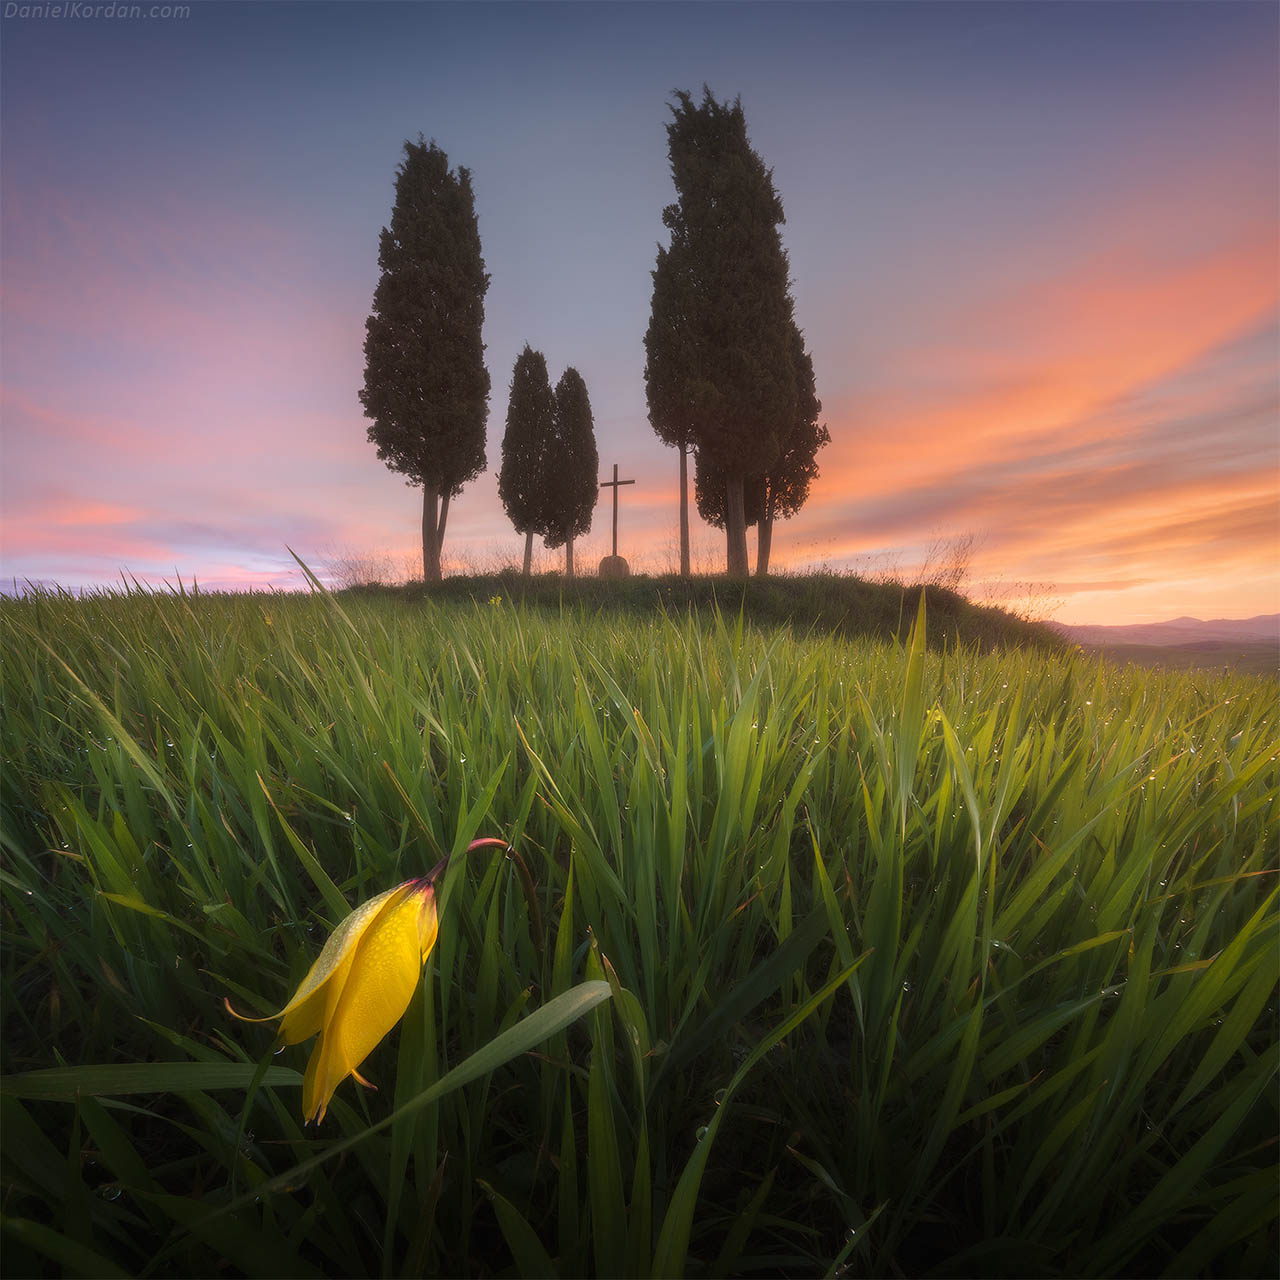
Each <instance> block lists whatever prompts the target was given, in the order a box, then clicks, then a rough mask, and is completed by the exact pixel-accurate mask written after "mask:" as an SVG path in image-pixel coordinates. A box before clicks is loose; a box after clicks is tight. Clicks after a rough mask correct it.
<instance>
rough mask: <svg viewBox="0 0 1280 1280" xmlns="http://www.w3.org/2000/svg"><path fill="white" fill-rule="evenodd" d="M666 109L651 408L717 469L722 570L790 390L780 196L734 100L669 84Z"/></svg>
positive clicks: (776, 444)
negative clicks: (667, 239) (667, 198)
mask: <svg viewBox="0 0 1280 1280" xmlns="http://www.w3.org/2000/svg"><path fill="white" fill-rule="evenodd" d="M672 116H673V118H672V120H671V122H670V123H669V124H668V126H667V139H668V145H669V153H670V159H671V176H672V179H673V181H674V183H675V187H676V193H677V197H678V199H677V201H676V203H675V204H672V205H669V206H668V207H667V208H666V209H665V210H664V211H663V222H664V223H665V224H666V226H667V227H668V228H669V230H670V231H671V243H670V245H669V247H667V248H666V249H660V250H659V255H658V264H657V267H656V268H655V271H654V300H653V310H652V318H651V322H650V328H649V334H648V335H647V339H646V354H647V362H646V390H647V393H648V397H649V407H650V419H651V421H652V422H653V424H654V429H655V430H656V431H658V433H659V435H660V436H662V437H663V438H664V439H667V440H668V441H669V442H670V441H671V440H672V439H673V438H675V439H676V442H677V443H678V438H679V437H680V436H681V435H682V433H683V432H684V431H685V429H686V424H687V427H688V430H689V431H690V432H691V434H692V437H693V441H694V443H695V444H696V447H697V451H698V455H699V458H700V459H705V460H706V461H707V462H708V463H709V464H710V465H711V466H713V467H715V468H717V469H719V470H720V471H721V472H723V474H724V476H725V482H726V508H725V511H726V532H727V535H728V551H729V571H730V573H745V571H746V541H745V524H744V523H743V521H742V512H741V505H742V500H743V483H744V480H745V477H747V476H751V475H764V474H767V473H768V472H769V470H770V469H771V468H772V467H773V466H774V465H775V463H776V462H777V461H778V458H779V456H780V454H781V452H782V439H783V436H784V435H785V434H786V429H785V428H786V424H789V423H790V421H791V419H792V416H793V413H794V402H795V400H796V386H795V364H794V360H793V357H792V351H791V329H792V328H793V324H794V322H793V318H792V301H791V295H790V292H789V289H788V283H789V282H788V276H787V270H788V268H787V255H786V252H785V250H784V249H783V247H782V238H781V235H780V233H779V230H778V227H779V226H780V224H781V223H782V222H783V220H784V219H783V211H782V202H781V200H780V199H779V198H778V194H777V192H776V191H775V190H774V186H773V176H772V172H771V171H770V170H768V169H766V168H765V165H764V162H763V161H762V160H761V158H760V156H759V155H758V154H757V153H756V152H755V151H754V150H752V148H751V145H750V143H749V141H748V138H747V130H746V118H745V116H744V114H743V111H742V104H741V102H740V101H736V100H735V101H734V102H733V103H720V102H717V101H716V99H715V98H714V97H713V96H712V94H711V91H710V90H709V89H704V91H703V98H702V101H701V103H700V104H695V103H694V101H693V99H692V97H691V95H690V94H688V93H686V92H678V93H677V94H676V105H674V106H673V107H672ZM735 512H736V515H735Z"/></svg>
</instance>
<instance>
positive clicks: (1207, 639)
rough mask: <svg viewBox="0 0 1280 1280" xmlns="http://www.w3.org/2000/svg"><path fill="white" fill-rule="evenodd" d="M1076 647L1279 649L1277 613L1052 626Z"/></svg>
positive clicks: (1279, 625)
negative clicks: (1122, 624) (1203, 619)
mask: <svg viewBox="0 0 1280 1280" xmlns="http://www.w3.org/2000/svg"><path fill="white" fill-rule="evenodd" d="M1052 625H1053V626H1055V627H1056V628H1057V629H1058V630H1059V631H1061V632H1062V633H1063V635H1065V636H1069V637H1070V638H1071V639H1072V640H1074V641H1075V642H1076V643H1077V644H1085V645H1089V646H1091V647H1093V646H1098V647H1100V648H1112V647H1114V646H1116V645H1131V644H1136V645H1155V646H1159V647H1164V646H1175V645H1195V646H1201V645H1213V646H1215V647H1216V646H1218V645H1236V644H1239V645H1248V646H1250V647H1252V646H1255V645H1266V644H1273V645H1275V646H1276V647H1277V648H1280V613H1263V614H1259V615H1258V616H1257V617H1256V618H1216V619H1213V620H1212V621H1209V622H1204V621H1202V620H1201V619H1200V618H1174V619H1172V620H1171V621H1169V622H1139V623H1135V624H1133V625H1131V626H1127V627H1102V626H1083V627H1069V626H1066V625H1064V624H1062V623H1056V622H1055V623H1053V624H1052Z"/></svg>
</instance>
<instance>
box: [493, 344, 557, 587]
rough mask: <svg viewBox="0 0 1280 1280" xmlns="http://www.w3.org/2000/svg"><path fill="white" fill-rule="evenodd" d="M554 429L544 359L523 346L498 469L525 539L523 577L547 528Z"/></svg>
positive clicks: (512, 514) (552, 401)
mask: <svg viewBox="0 0 1280 1280" xmlns="http://www.w3.org/2000/svg"><path fill="white" fill-rule="evenodd" d="M555 429H556V401H555V396H554V395H553V394H552V391H551V381H550V379H549V378H548V377H547V361H546V357H545V356H544V355H543V354H542V352H541V351H534V350H533V349H532V348H530V346H529V344H528V343H527V342H526V343H525V347H524V350H523V351H522V352H521V353H520V354H519V355H518V356H517V357H516V363H515V368H514V369H513V370H512V373H511V395H510V399H509V400H508V402H507V430H506V433H505V434H504V435H503V437H502V469H501V470H500V471H499V472H498V496H499V497H500V498H501V499H502V505H503V507H505V508H506V512H507V515H508V516H509V517H510V519H511V523H512V524H513V525H514V526H515V529H516V532H517V533H523V534H524V536H525V540H524V576H525V577H526V578H527V577H528V576H529V571H530V567H531V564H532V560H533V535H534V534H535V533H543V532H545V529H546V520H547V463H548V458H549V456H550V453H551V448H552V445H553V442H554V436H555ZM557 545H558V544H557Z"/></svg>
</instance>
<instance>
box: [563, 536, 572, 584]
mask: <svg viewBox="0 0 1280 1280" xmlns="http://www.w3.org/2000/svg"><path fill="white" fill-rule="evenodd" d="M564 576H565V577H566V578H572V577H573V534H570V535H569V536H568V537H567V538H566V539H565V541H564Z"/></svg>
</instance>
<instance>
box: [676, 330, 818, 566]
mask: <svg viewBox="0 0 1280 1280" xmlns="http://www.w3.org/2000/svg"><path fill="white" fill-rule="evenodd" d="M790 347H791V359H792V364H793V371H794V376H795V388H796V397H795V401H794V404H793V407H792V413H791V415H790V417H789V420H788V422H787V423H786V424H784V427H785V429H784V431H783V433H782V437H781V451H780V453H779V454H778V459H777V461H776V462H775V463H774V464H773V466H772V467H771V468H770V470H769V472H768V474H766V475H763V476H748V477H747V479H746V481H745V482H744V486H743V506H744V513H745V521H746V524H747V526H748V527H750V526H752V525H755V526H756V573H757V574H758V575H759V576H760V577H762V578H763V577H764V576H765V575H766V574H767V573H768V572H769V554H770V550H771V548H772V545H773V522H774V520H776V519H777V518H778V517H779V516H780V517H781V518H782V519H783V520H789V519H790V518H791V517H792V516H793V515H795V514H796V512H797V511H799V510H800V508H801V507H802V506H804V504H805V502H806V501H807V500H808V497H809V486H810V484H811V483H812V482H813V480H814V479H815V477H816V476H817V474H818V450H819V449H821V448H822V446H823V445H825V444H829V443H830V441H831V435H830V433H829V432H828V431H827V428H826V427H825V426H822V425H821V424H820V423H819V422H818V414H819V413H821V412H822V402H821V401H820V400H819V399H818V394H817V389H816V387H815V385H814V378H813V359H812V358H811V357H810V355H809V353H808V352H807V351H806V350H805V349H804V335H803V334H801V332H800V329H799V326H797V325H796V324H795V323H794V322H793V323H792V325H791V341H790ZM695 490H696V493H697V501H698V514H699V515H701V516H702V518H703V519H704V520H705V521H706V522H707V523H708V524H713V525H715V526H716V528H718V529H723V528H724V519H725V506H724V498H725V484H724V473H723V472H722V471H721V470H720V469H719V468H717V467H716V466H715V465H714V464H713V463H711V462H710V461H709V460H704V459H703V458H701V457H699V459H698V469H697V478H696V481H695Z"/></svg>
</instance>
